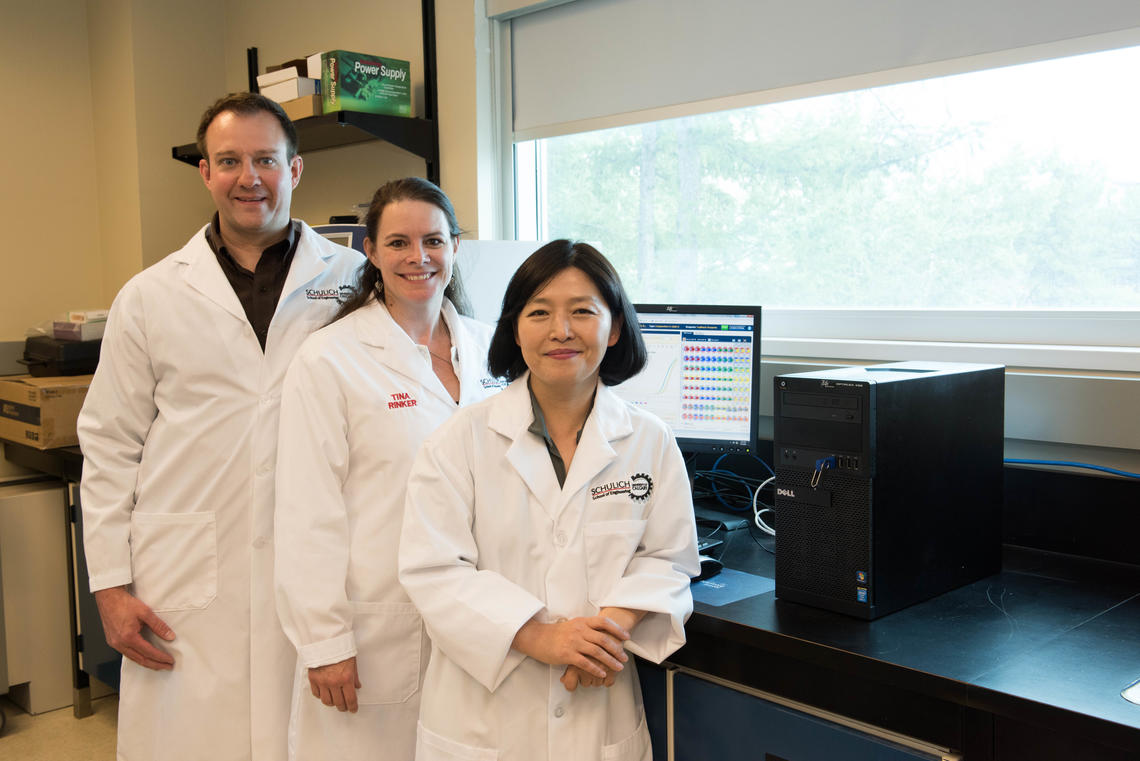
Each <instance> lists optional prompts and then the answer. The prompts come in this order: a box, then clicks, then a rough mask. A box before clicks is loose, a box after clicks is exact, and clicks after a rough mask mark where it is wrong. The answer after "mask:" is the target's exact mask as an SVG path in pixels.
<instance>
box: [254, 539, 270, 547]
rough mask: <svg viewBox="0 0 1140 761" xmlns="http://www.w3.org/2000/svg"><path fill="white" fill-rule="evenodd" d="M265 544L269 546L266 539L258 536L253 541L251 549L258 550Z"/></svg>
mask: <svg viewBox="0 0 1140 761" xmlns="http://www.w3.org/2000/svg"><path fill="white" fill-rule="evenodd" d="M267 544H269V540H268V539H266V538H265V537H264V536H259V537H257V538H255V539H254V540H253V548H254V549H255V550H260V549H261V548H262V547H264V546H265V545H267Z"/></svg>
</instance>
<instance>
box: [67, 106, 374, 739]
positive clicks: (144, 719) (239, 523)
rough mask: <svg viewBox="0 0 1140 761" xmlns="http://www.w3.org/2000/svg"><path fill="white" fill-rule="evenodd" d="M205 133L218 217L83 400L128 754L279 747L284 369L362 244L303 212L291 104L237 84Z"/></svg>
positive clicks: (163, 282) (139, 300)
mask: <svg viewBox="0 0 1140 761" xmlns="http://www.w3.org/2000/svg"><path fill="white" fill-rule="evenodd" d="M198 146H199V149H200V150H201V151H202V155H203V157H204V158H203V159H202V161H201V162H200V164H199V172H200V174H201V175H202V179H203V181H204V182H205V184H206V187H207V189H208V190H209V192H210V195H211V196H212V197H213V199H214V202H215V205H216V206H217V214H216V215H215V216H214V219H213V221H212V222H211V223H210V224H208V225H206V226H205V227H204V228H202V229H201V230H199V231H198V232H197V233H196V234H195V235H194V236H193V237H192V238H191V239H190V241H189V242H188V243H187V244H186V245H185V246H184V247H183V248H182V249H181V250H179V251H177V252H175V253H173V254H171V255H170V256H168V257H166V258H165V259H163V260H162V261H160V262H158V263H157V264H155V265H154V266H152V267H150V268H148V269H146V270H145V271H143V272H142V273H140V274H138V275H136V276H135V277H134V278H132V279H131V280H130V281H129V282H128V283H127V284H126V285H125V286H124V287H123V289H122V290H121V291H120V292H119V294H118V296H117V297H116V298H115V302H114V304H113V305H112V307H111V314H110V317H109V319H108V324H107V331H106V335H105V337H104V339H103V346H102V354H101V358H100V363H99V368H98V370H97V371H96V373H95V378H94V380H93V381H92V384H91V389H90V391H89V393H88V396H87V400H86V403H85V404H84V407H83V411H82V413H81V414H80V418H79V426H78V428H79V440H80V446H81V447H82V449H83V455H84V470H83V481H82V492H81V499H82V506H83V517H84V524H85V525H84V541H85V543H86V551H87V566H88V571H89V574H90V577H91V589H92V591H94V592H95V599H96V602H97V603H98V606H99V612H100V615H101V616H102V619H103V628H104V631H105V633H106V635H107V640H108V642H109V643H110V644H111V645H112V646H113V647H114V648H115V649H117V650H119V651H120V652H121V653H123V655H124V656H125V657H124V659H123V670H122V682H121V687H120V704H119V742H118V758H119V759H121V760H122V761H165V760H168V759H169V760H171V761H175V760H181V759H186V760H187V761H190V760H191V759H193V760H194V761H200V760H201V759H211V761H231V760H232V761H258V760H260V759H266V760H267V761H279V760H280V759H283V758H285V753H286V751H285V744H286V726H287V722H288V717H289V695H290V687H291V681H292V673H293V666H294V662H295V657H296V654H295V651H294V650H293V648H292V646H291V645H290V643H289V641H288V640H287V639H286V638H285V636H284V634H283V633H282V630H281V626H280V623H279V622H278V619H277V614H276V611H275V606H274V594H273V546H272V537H273V504H274V474H275V463H276V456H277V429H278V403H279V398H280V389H281V383H282V380H283V378H284V375H285V370H286V368H287V367H288V365H289V362H290V360H291V359H292V357H293V354H294V352H295V351H296V349H297V347H298V346H300V344H301V342H302V341H303V340H304V339H305V337H306V336H308V335H309V333H311V332H312V331H313V330H315V329H316V328H319V327H321V326H322V325H324V324H325V323H326V322H328V320H329V319H330V318H331V317H332V315H333V313H334V312H335V310H336V308H337V306H338V299H339V297H340V294H341V293H342V289H343V288H346V287H348V286H349V284H350V283H351V282H352V280H353V276H354V274H355V270H356V269H357V268H358V266H359V265H360V263H361V262H362V260H363V259H362V257H361V256H360V255H359V254H358V253H356V252H354V251H352V250H350V249H347V248H344V247H343V246H338V245H335V244H333V243H331V242H329V241H327V240H326V239H324V238H322V237H321V236H319V235H317V234H316V233H315V232H314V231H313V230H312V229H311V228H310V227H309V226H308V225H306V224H305V223H303V222H300V221H296V220H292V219H291V218H290V216H289V207H290V201H291V199H292V192H293V189H294V188H295V187H296V186H297V183H298V181H299V180H300V178H301V170H302V162H301V157H300V156H298V155H297V136H296V131H295V130H294V128H293V125H292V123H291V122H290V121H289V118H288V117H287V116H286V115H285V113H284V112H283V111H282V110H281V108H280V107H279V106H278V105H277V104H276V103H273V102H272V101H270V100H268V99H267V98H264V97H262V96H260V95H253V94H249V93H240V94H236V95H230V96H226V97H225V98H222V99H221V100H219V101H218V102H217V103H216V104H214V106H212V107H211V108H210V109H208V110H207V111H206V113H205V114H204V115H203V118H202V121H201V125H200V127H199V130H198Z"/></svg>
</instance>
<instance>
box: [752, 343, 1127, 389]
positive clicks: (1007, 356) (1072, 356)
mask: <svg viewBox="0 0 1140 761" xmlns="http://www.w3.org/2000/svg"><path fill="white" fill-rule="evenodd" d="M761 350H762V351H763V352H764V354H765V356H769V355H771V356H780V357H789V358H796V359H797V360H802V361H809V362H818V363H823V364H825V363H827V362H828V361H829V360H842V361H843V362H844V363H854V364H865V363H868V362H901V361H905V360H914V359H924V360H931V361H938V362H978V363H983V364H998V365H1005V366H1006V367H1007V368H1009V369H1010V370H1017V371H1018V372H1021V371H1022V370H1026V371H1030V372H1035V371H1052V372H1055V373H1056V374H1059V375H1071V376H1079V377H1123V378H1133V379H1140V347H1136V346H1072V345H1070V346H1062V345H1046V344H1024V343H965V342H951V341H877V340H866V339H855V340H852V339H838V338H786V337H780V336H767V335H765V336H764V337H763V338H762V339H761ZM817 358H818V359H817Z"/></svg>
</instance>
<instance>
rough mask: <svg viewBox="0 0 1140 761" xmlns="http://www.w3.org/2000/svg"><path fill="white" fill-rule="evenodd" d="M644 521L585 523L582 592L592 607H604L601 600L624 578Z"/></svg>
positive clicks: (640, 536) (643, 526)
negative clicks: (583, 587) (584, 582)
mask: <svg viewBox="0 0 1140 761" xmlns="http://www.w3.org/2000/svg"><path fill="white" fill-rule="evenodd" d="M645 524H646V521H596V522H594V523H587V524H586V529H585V540H586V588H587V595H588V597H589V600H590V602H591V603H592V604H594V605H596V606H598V607H599V608H600V607H603V605H605V604H606V600H605V597H606V595H608V594H609V593H610V590H612V589H613V587H614V585H615V584H616V583H617V582H618V580H619V579H621V577H622V576H624V575H625V569H626V568H627V567H629V561H630V560H632V559H633V554H634V553H635V552H637V548H638V545H640V544H641V538H642V536H643V535H644V534H645Z"/></svg>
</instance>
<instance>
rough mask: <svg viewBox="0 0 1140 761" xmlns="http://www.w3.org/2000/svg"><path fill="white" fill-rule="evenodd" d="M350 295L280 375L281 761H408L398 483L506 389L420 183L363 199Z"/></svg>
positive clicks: (442, 206) (437, 204) (423, 646)
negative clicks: (286, 667)
mask: <svg viewBox="0 0 1140 761" xmlns="http://www.w3.org/2000/svg"><path fill="white" fill-rule="evenodd" d="M365 221H366V225H367V229H368V233H367V234H368V237H367V240H366V241H365V253H366V254H367V257H368V261H367V262H366V263H365V264H364V265H363V267H362V268H361V275H360V279H359V282H358V284H357V288H356V292H355V294H354V296H353V297H352V298H350V299H349V300H348V301H347V302H346V303H345V305H344V306H343V307H342V309H341V311H340V312H339V313H338V315H337V318H336V319H335V321H334V322H333V323H332V324H330V325H328V326H327V327H325V328H323V329H321V330H319V331H317V332H316V333H314V334H313V335H312V336H311V337H310V338H309V339H308V340H307V341H306V342H305V343H304V345H302V346H301V349H300V350H299V351H298V353H297V356H296V358H295V359H294V361H293V363H292V364H291V365H290V368H289V372H288V373H287V375H286V377H285V385H284V390H283V394H282V400H281V438H280V443H279V449H278V471H277V473H278V478H277V511H276V516H275V524H276V551H277V566H276V569H277V570H276V580H277V592H278V600H277V602H278V610H279V612H280V615H281V622H282V625H283V627H284V629H285V633H286V634H287V635H288V637H289V639H290V640H292V642H293V644H294V645H295V646H296V647H297V653H298V658H297V670H296V675H295V682H294V686H293V697H292V701H293V703H292V712H291V718H290V724H289V757H290V758H291V759H303V761H314V760H317V759H336V760H337V761H346V760H348V761H351V760H352V759H369V760H370V761H373V760H375V759H401V760H403V759H409V758H411V756H412V753H413V749H414V743H415V727H416V717H417V715H418V712H419V697H420V692H419V690H420V684H421V680H422V676H423V671H424V669H425V668H426V665H427V657H428V652H429V643H428V641H427V638H426V636H425V635H424V633H423V625H422V623H421V621H420V617H419V615H418V613H417V612H416V610H415V608H414V606H413V605H412V604H411V602H410V601H409V600H408V597H407V595H406V594H405V593H404V591H403V589H402V588H401V587H400V585H399V583H398V582H397V579H396V549H397V543H398V540H399V534H400V523H401V520H402V517H403V505H404V484H405V481H406V478H407V473H408V469H409V468H410V466H411V460H412V456H413V454H414V453H415V451H416V449H417V448H418V446H419V444H420V442H421V441H422V440H423V439H424V438H425V437H426V436H427V435H428V434H429V433H430V432H431V431H433V430H434V429H435V428H436V427H437V426H438V425H439V424H440V423H442V422H443V421H444V420H446V419H448V418H449V417H450V416H451V415H452V414H453V413H454V412H455V411H456V409H458V408H459V407H461V406H463V405H466V404H470V403H471V402H475V401H478V400H481V399H483V398H484V397H486V396H487V395H488V394H489V393H491V392H492V391H494V390H497V388H498V387H499V386H500V385H501V383H500V382H498V381H496V380H494V379H492V378H490V377H489V376H488V374H487V369H486V352H487V344H488V340H489V338H490V334H491V328H490V327H489V326H486V325H483V324H481V323H477V322H475V321H474V320H471V319H469V318H467V317H463V316H461V315H460V314H459V312H458V311H457V304H459V303H462V302H461V300H460V298H458V294H459V293H460V291H459V290H458V283H457V282H456V281H455V280H454V279H453V276H454V275H455V269H454V268H455V255H456V251H457V248H458V245H459V243H458V235H459V232H460V231H459V227H458V224H457V223H456V220H455V212H454V210H453V209H452V206H451V203H450V201H448V199H447V196H445V195H444V194H443V191H441V190H440V189H439V188H438V187H436V186H435V185H433V184H432V183H430V182H428V181H426V180H422V179H419V178H408V179H404V180H397V181H395V182H390V183H388V184H386V185H384V186H383V187H381V188H380V189H379V190H378V191H377V192H376V195H375V196H374V198H373V200H372V204H371V207H370V208H369V211H368V214H367V217H366V220H365Z"/></svg>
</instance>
